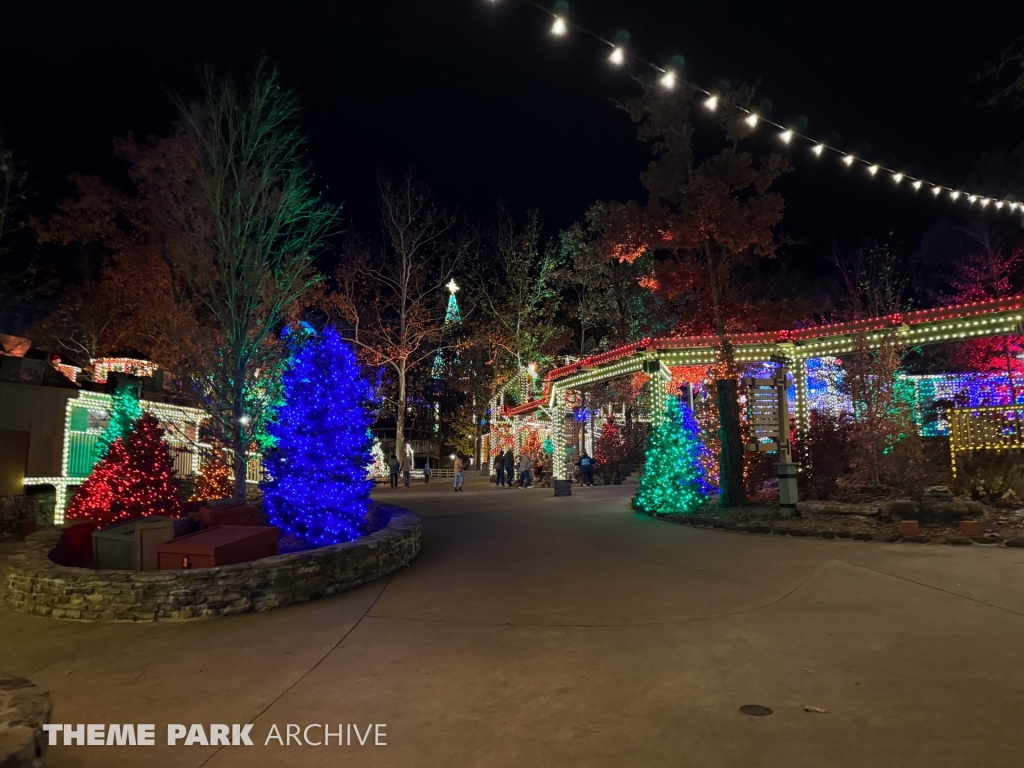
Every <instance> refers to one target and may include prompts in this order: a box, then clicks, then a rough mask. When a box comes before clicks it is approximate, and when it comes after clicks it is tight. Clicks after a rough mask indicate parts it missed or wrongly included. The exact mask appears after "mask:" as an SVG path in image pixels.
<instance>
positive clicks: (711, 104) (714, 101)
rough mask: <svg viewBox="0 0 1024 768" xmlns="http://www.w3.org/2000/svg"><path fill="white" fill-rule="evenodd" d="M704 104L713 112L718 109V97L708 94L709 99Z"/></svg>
mask: <svg viewBox="0 0 1024 768" xmlns="http://www.w3.org/2000/svg"><path fill="white" fill-rule="evenodd" d="M704 106H705V107H707V108H708V109H710V110H711V111H712V112H714V111H715V110H716V109H718V97H717V96H708V99H707V101H705V102H704Z"/></svg>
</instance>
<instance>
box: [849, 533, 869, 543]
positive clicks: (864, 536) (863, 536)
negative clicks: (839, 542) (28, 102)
mask: <svg viewBox="0 0 1024 768" xmlns="http://www.w3.org/2000/svg"><path fill="white" fill-rule="evenodd" d="M853 540H854V541H871V534H870V533H855V534H853Z"/></svg>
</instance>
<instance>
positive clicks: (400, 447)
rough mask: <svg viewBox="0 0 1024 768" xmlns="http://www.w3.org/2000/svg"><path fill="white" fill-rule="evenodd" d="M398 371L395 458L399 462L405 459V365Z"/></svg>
mask: <svg viewBox="0 0 1024 768" xmlns="http://www.w3.org/2000/svg"><path fill="white" fill-rule="evenodd" d="M396 370H397V371H398V408H397V409H396V413H395V456H397V457H398V460H399V461H401V460H402V459H403V458H404V457H405V408H406V400H407V397H408V396H407V395H406V391H405V365H404V364H403V365H401V366H399V367H398V368H397V369H396Z"/></svg>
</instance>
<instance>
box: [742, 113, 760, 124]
mask: <svg viewBox="0 0 1024 768" xmlns="http://www.w3.org/2000/svg"><path fill="white" fill-rule="evenodd" d="M743 122H745V123H746V124H747V125H749V126H750V127H751V128H753V127H754V126H756V125H757V115H756V114H754V113H753V112H751V113H750V114H749V115H747V117H746V118H745V119H744V120H743Z"/></svg>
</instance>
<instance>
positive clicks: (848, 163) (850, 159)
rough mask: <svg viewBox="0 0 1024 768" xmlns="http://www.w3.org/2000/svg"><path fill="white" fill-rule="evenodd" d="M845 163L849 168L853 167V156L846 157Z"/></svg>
mask: <svg viewBox="0 0 1024 768" xmlns="http://www.w3.org/2000/svg"><path fill="white" fill-rule="evenodd" d="M843 162H844V163H846V165H847V166H850V165H853V155H847V156H846V157H844V158H843Z"/></svg>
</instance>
